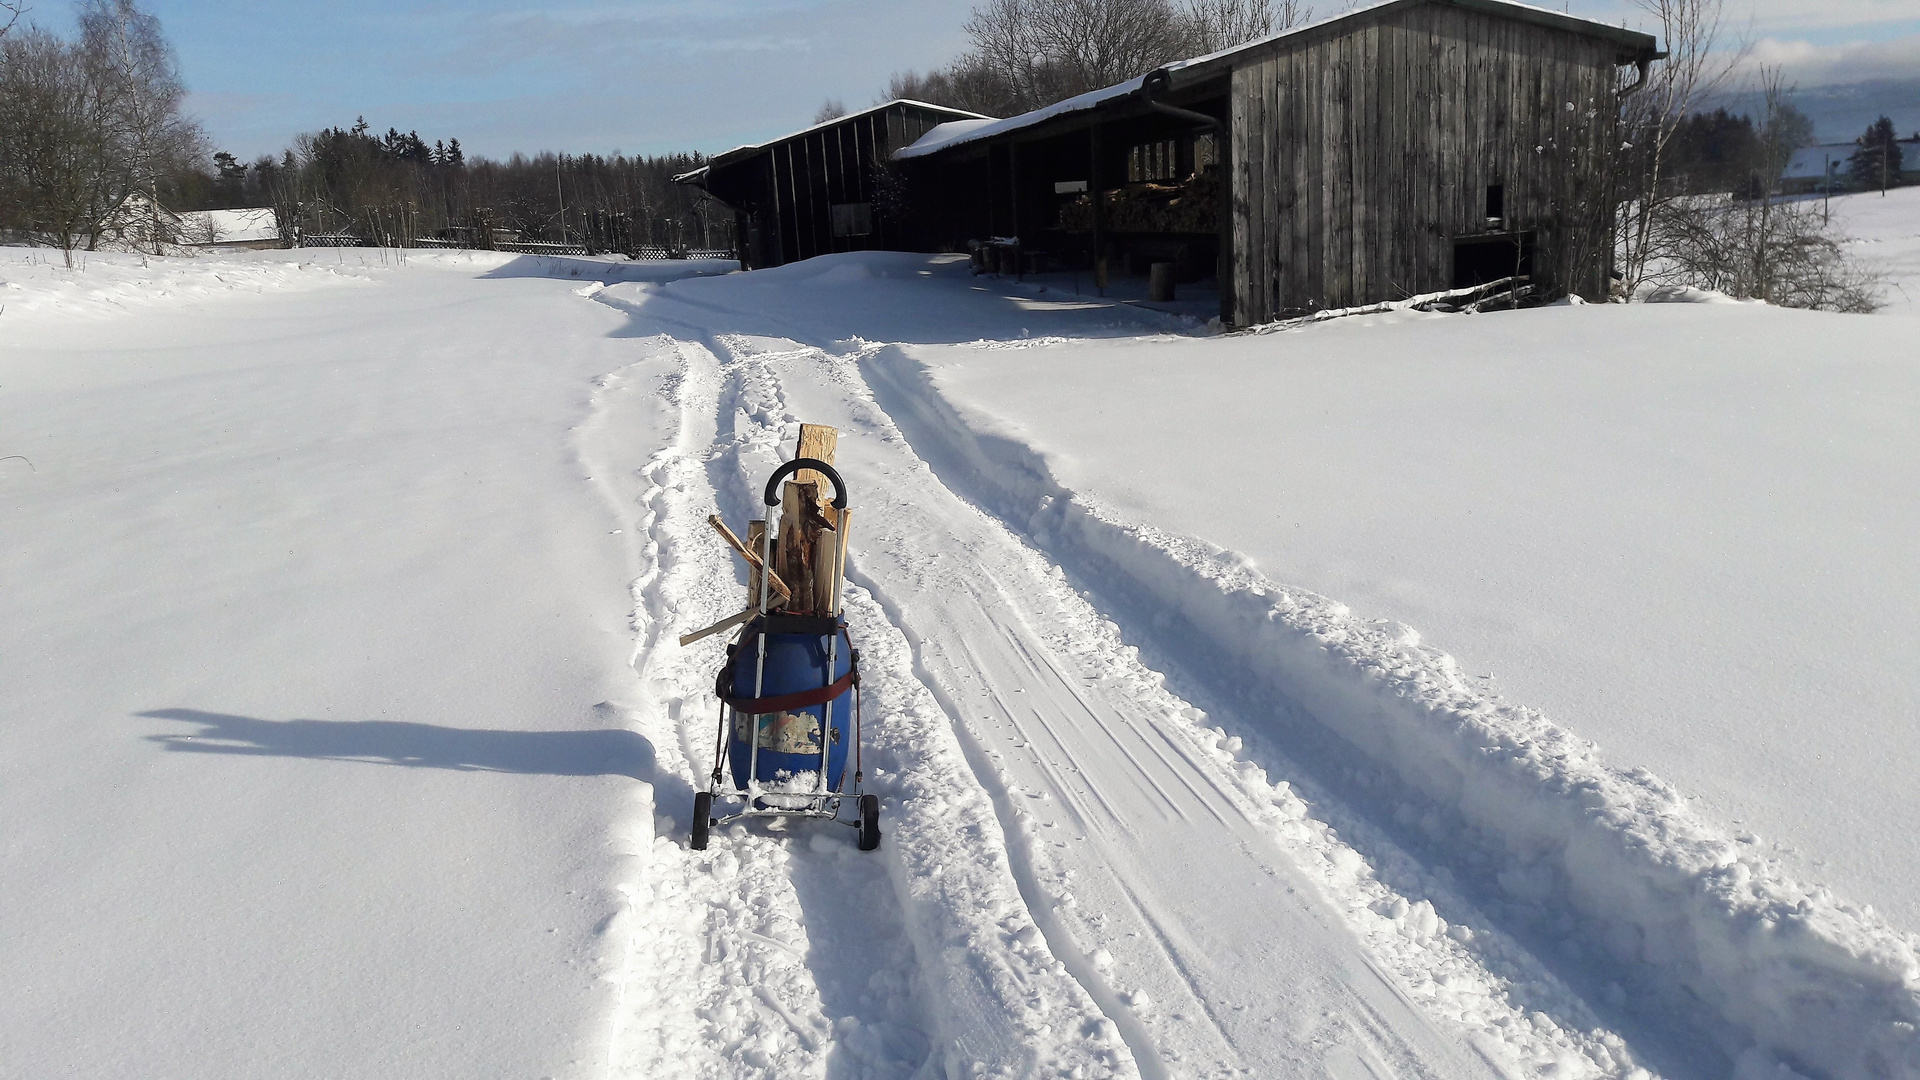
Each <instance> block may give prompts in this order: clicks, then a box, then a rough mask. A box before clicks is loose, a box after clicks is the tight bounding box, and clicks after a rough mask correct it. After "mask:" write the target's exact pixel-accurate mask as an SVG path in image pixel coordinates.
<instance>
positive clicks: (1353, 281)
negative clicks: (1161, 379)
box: [896, 0, 1658, 325]
mask: <svg viewBox="0 0 1920 1080" xmlns="http://www.w3.org/2000/svg"><path fill="white" fill-rule="evenodd" d="M1655 50H1656V42H1655V41H1654V39H1653V38H1651V37H1649V36H1647V35H1645V34H1640V33H1635V32H1632V31H1628V30H1623V29H1620V28H1618V27H1613V26H1608V25H1606V24H1604V23H1598V22H1593V21H1590V20H1586V19H1579V18H1573V17H1570V16H1567V15H1561V14H1558V13H1556V12H1550V11H1544V10H1541V9H1539V8H1535V7H1530V6H1524V5H1520V4H1514V3H1508V2H1505V0H1388V2H1385V3H1381V4H1378V5H1375V6H1373V7H1368V8H1363V9H1360V10H1357V11H1354V12H1351V13H1349V14H1346V15H1343V16H1340V17H1338V18H1333V19H1329V20H1327V21H1325V22H1321V23H1318V24H1314V25H1311V26H1307V27H1303V28H1298V29H1295V30H1293V31H1289V32H1286V33H1283V34H1279V35H1276V36H1274V37H1270V38H1267V39H1263V40H1261V41H1256V42H1253V43H1251V44H1249V45H1245V46H1242V47H1240V48H1236V49H1232V50H1228V51H1226V52H1223V53H1218V54H1215V55H1213V56H1208V57H1202V58H1199V59H1196V60H1189V61H1184V62H1181V63H1178V64H1171V65H1168V66H1167V67H1165V68H1162V69H1160V70H1158V71H1155V72H1152V73H1150V74H1148V75H1147V76H1144V77H1142V78H1139V79H1134V80H1131V81H1129V82H1127V83H1122V84H1120V85H1118V86H1115V87H1110V88H1108V89H1106V90H1101V91H1096V92H1094V93H1091V94H1085V95H1082V96H1081V97H1078V98H1074V99H1071V100H1069V101H1065V102H1061V103H1060V104H1058V105H1055V106H1051V107H1049V108H1046V109H1041V110H1038V111H1036V112H1033V113H1028V114H1026V115H1024V116H1019V117H1014V118H1011V119H1008V120H1001V121H995V122H991V123H981V122H978V121H970V122H962V123H949V124H946V125H943V126H942V127H940V128H937V129H935V130H934V131H932V132H931V133H930V134H929V135H928V136H926V137H925V138H923V139H921V140H920V141H919V142H918V143H916V144H915V145H912V146H910V147H907V148H906V149H904V150H902V151H900V152H899V153H898V154H897V155H896V159H897V160H898V161H899V163H900V167H901V170H902V173H903V175H904V176H905V177H906V180H907V184H906V186H907V188H908V190H909V191H910V192H911V199H910V206H911V208H912V216H913V222H912V228H911V229H902V230H901V231H902V233H903V234H911V238H912V240H913V244H912V246H915V247H919V248H922V249H927V250H943V249H944V250H959V249H960V248H961V246H962V245H963V244H964V243H965V242H966V241H968V240H977V239H983V238H987V237H994V236H1001V237H1018V238H1019V241H1020V246H1021V247H1022V248H1023V249H1024V250H1025V252H1026V254H1027V260H1028V262H1029V264H1032V263H1034V262H1037V261H1041V260H1043V259H1044V260H1049V261H1053V262H1057V263H1061V264H1065V263H1077V264H1079V265H1083V266H1087V265H1097V266H1099V267H1100V269H1099V270H1098V271H1097V273H1112V274H1120V273H1129V272H1131V273H1141V272H1143V271H1144V270H1145V268H1146V265H1147V264H1149V263H1151V262H1157V261H1167V262H1172V263H1174V264H1175V270H1176V275H1177V277H1178V278H1179V279H1181V280H1186V281H1195V280H1200V279H1203V278H1212V279H1214V280H1215V281H1216V282H1218V283H1219V284H1220V286H1221V287H1220V289H1219V292H1220V297H1221V314H1222V317H1223V320H1224V321H1226V322H1227V323H1229V324H1235V325H1252V324H1256V323H1261V322H1266V321H1270V320H1272V319H1275V318H1280V317H1283V316H1285V315H1288V314H1293V313H1297V312H1304V311H1311V310H1316V309H1324V308H1339V307H1348V306H1352V305H1357V304H1365V303H1372V302H1377V301H1383V300H1395V299H1400V298H1403V297H1406V296H1409V295H1415V294H1419V293H1424V292H1432V291H1438V290H1443V289H1447V288H1449V287H1453V286H1456V285H1466V284H1474V283H1479V282H1484V281H1490V280H1495V279H1497V278H1500V277H1505V276H1509V275H1513V274H1515V273H1521V274H1526V275H1529V276H1530V277H1531V279H1532V280H1533V281H1534V283H1535V284H1536V286H1538V287H1539V288H1540V289H1541V291H1543V292H1545V293H1548V294H1554V293H1560V294H1564V293H1567V292H1574V293H1579V294H1581V295H1584V296H1586V297H1588V298H1592V299H1598V298H1601V297H1604V296H1605V294H1606V290H1607V287H1608V273H1609V265H1610V256H1611V252H1612V206H1611V192H1612V186H1611V184H1610V183H1609V176H1608V174H1609V171H1610V169H1611V168H1612V161H1613V160H1614V156H1615V155H1614V151H1615V149H1616V148H1618V147H1619V146H1620V137H1619V130H1618V128H1619V124H1618V120H1619V112H1620V108H1619V102H1620V98H1621V96H1622V95H1623V94H1625V93H1631V92H1633V91H1634V90H1635V89H1637V87H1638V85H1639V82H1640V81H1641V80H1643V79H1644V77H1645V74H1646V65H1647V64H1649V63H1650V62H1651V61H1652V60H1654V59H1656V58H1657V55H1658V54H1657V53H1656V51H1655ZM1623 68H1625V69H1627V70H1625V71H1623V70H1622V69H1623ZM1635 68H1637V69H1638V70H1637V71H1636V70H1633V69H1635Z"/></svg>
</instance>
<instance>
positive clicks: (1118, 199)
mask: <svg viewBox="0 0 1920 1080" xmlns="http://www.w3.org/2000/svg"><path fill="white" fill-rule="evenodd" d="M1100 200H1101V203H1102V206H1101V209H1102V212H1103V222H1102V224H1103V225H1104V227H1105V228H1107V229H1109V230H1111V231H1113V232H1120V233H1129V232H1134V233H1213V232H1217V231H1218V230H1219V228H1220V210H1219V207H1220V169H1219V167H1218V166H1217V165H1212V164H1209V165H1207V166H1206V167H1205V168H1203V169H1201V170H1200V171H1199V172H1198V173H1195V174H1193V175H1191V176H1189V177H1187V178H1186V179H1185V180H1180V181H1143V182H1140V183H1132V184H1127V185H1125V186H1123V187H1117V188H1109V189H1107V190H1105V191H1102V192H1101V193H1100ZM1060 229H1061V230H1062V231H1064V232H1069V233H1091V232H1092V231H1093V196H1092V194H1091V193H1088V194H1083V195H1081V196H1079V197H1078V198H1076V199H1073V200H1071V201H1069V202H1066V203H1062V204H1061V206H1060Z"/></svg>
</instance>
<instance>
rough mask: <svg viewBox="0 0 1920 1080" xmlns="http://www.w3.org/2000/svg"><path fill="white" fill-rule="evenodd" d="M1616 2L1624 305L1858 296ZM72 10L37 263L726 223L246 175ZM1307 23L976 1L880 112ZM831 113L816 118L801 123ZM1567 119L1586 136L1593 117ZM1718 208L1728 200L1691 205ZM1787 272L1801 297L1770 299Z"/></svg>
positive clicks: (147, 22)
mask: <svg viewBox="0 0 1920 1080" xmlns="http://www.w3.org/2000/svg"><path fill="white" fill-rule="evenodd" d="M1635 2H1636V3H1637V4H1638V6H1640V7H1641V8H1642V9H1643V10H1644V11H1645V12H1646V13H1647V14H1648V15H1649V16H1650V17H1651V19H1652V20H1653V21H1654V22H1655V23H1656V24H1657V26H1658V27H1659V29H1660V36H1661V40H1662V45H1663V48H1665V49H1666V50H1667V53H1668V55H1667V57H1666V58H1665V59H1664V60H1662V61H1661V62H1660V63H1659V64H1657V65H1656V66H1655V68H1654V70H1653V73H1652V77H1651V79H1650V80H1649V82H1648V84H1647V85H1646V86H1645V87H1644V89H1643V90H1642V91H1641V92H1638V93H1636V94H1634V95H1632V96H1631V97H1627V98H1623V109H1622V115H1621V116H1620V125H1621V128H1620V130H1621V133H1622V134H1623V135H1624V136H1625V139H1624V140H1623V141H1622V143H1621V144H1620V145H1619V147H1618V148H1617V149H1615V150H1612V151H1608V152H1607V156H1606V158H1605V160H1602V161H1595V162H1590V163H1588V164H1587V165H1586V166H1585V167H1586V168H1587V169H1589V170H1590V171H1591V173H1592V174H1593V175H1594V176H1595V177H1597V178H1599V179H1600V180H1601V182H1599V183H1596V184H1595V185H1593V186H1592V189H1591V192H1590V194H1589V195H1588V197H1587V198H1588V201H1590V202H1591V203H1592V205H1591V206H1583V207H1579V208H1573V210H1572V212H1575V213H1579V214H1596V215H1611V216H1613V217H1614V219H1615V222H1616V230H1615V235H1616V238H1617V248H1616V250H1615V251H1613V252H1612V253H1609V254H1610V256H1611V257H1612V258H1613V259H1614V260H1615V263H1616V266H1617V268H1618V270H1619V275H1618V276H1619V277H1620V278H1621V281H1622V285H1621V291H1622V293H1623V295H1626V296H1633V295H1637V292H1638V291H1639V290H1641V289H1642V288H1643V287H1644V286H1647V285H1648V284H1650V283H1654V282H1657V281H1660V280H1663V279H1664V280H1670V281H1680V280H1686V281H1691V282H1707V283H1709V284H1708V285H1707V286H1703V287H1714V288H1722V289H1724V290H1726V291H1730V292H1733V293H1734V294H1735V295H1752V296H1759V297H1762V298H1776V297H1789V296H1794V297H1799V298H1800V300H1796V301H1794V302H1801V301H1804V302H1806V303H1808V304H1811V305H1813V306H1851V307H1854V308H1859V307H1861V306H1863V305H1867V304H1868V300H1867V299H1865V297H1867V295H1868V293H1869V292H1870V291H1871V290H1870V288H1869V286H1870V285H1871V283H1870V282H1867V283H1863V282H1862V281H1860V280H1856V278H1858V275H1857V274H1854V273H1853V271H1852V270H1850V269H1849V268H1848V266H1847V264H1846V261H1845V260H1844V259H1842V258H1841V257H1840V256H1839V254H1838V251H1839V248H1838V245H1837V243H1835V242H1834V241H1833V240H1832V238H1831V237H1828V236H1826V234H1825V232H1824V229H1825V226H1826V222H1825V220H1824V218H1820V219H1819V220H1818V221H1817V223H1816V220H1815V218H1813V217H1810V216H1809V211H1808V210H1807V209H1806V208H1804V207H1799V206H1796V205H1794V204H1790V203H1779V202H1778V200H1775V199H1773V198H1772V194H1773V192H1774V190H1775V185H1776V183H1777V181H1778V179H1779V177H1780V175H1781V171H1782V169H1783V167H1784V166H1785V164H1786V160H1787V158H1788V157H1790V156H1791V155H1792V153H1793V151H1794V150H1796V149H1798V148H1799V147H1800V146H1802V145H1805V144H1806V143H1807V142H1809V141H1810V140H1811V134H1812V132H1811V125H1810V124H1809V123H1808V122H1807V119H1806V117H1805V116H1804V115H1801V114H1800V113H1799V112H1798V111H1797V110H1795V109H1794V108H1793V107H1792V105H1791V103H1790V102H1789V101H1788V98H1787V91H1786V89H1785V88H1783V87H1782V85H1781V84H1780V81H1779V77H1778V72H1770V73H1769V72H1764V71H1763V72H1762V74H1761V80H1760V81H1761V82H1762V84H1763V85H1764V87H1765V90H1766V92H1765V93H1764V95H1763V96H1764V98H1765V101H1766V107H1765V109H1764V110H1763V111H1764V115H1762V116H1757V117H1756V116H1748V115H1741V114H1734V113H1729V112H1728V111H1727V110H1725V109H1719V110H1713V111H1709V110H1708V109H1707V108H1706V107H1705V104H1704V103H1705V102H1707V101H1710V100H1711V99H1712V97H1713V95H1714V94H1715V93H1716V92H1717V90H1718V89H1719V88H1720V87H1721V86H1723V85H1725V84H1726V83H1727V82H1728V81H1729V80H1730V79H1731V78H1733V77H1734V74H1735V72H1736V71H1739V70H1741V69H1742V64H1743V61H1744V60H1745V58H1746V55H1747V54H1746V50H1745V49H1744V48H1743V47H1742V46H1741V43H1739V42H1731V43H1730V42H1729V41H1728V40H1727V35H1726V34H1724V33H1723V32H1722V16H1723V10H1722V8H1723V3H1724V0H1635ZM77 6H78V8H79V11H80V16H81V17H80V20H79V34H78V36H77V38H76V39H74V40H66V39H63V38H61V37H60V36H58V35H55V34H53V33H50V32H48V31H46V30H43V29H40V28H38V27H34V26H32V25H30V24H29V25H24V26H23V25H22V24H21V21H20V16H21V14H22V11H23V7H22V3H21V0H0V238H5V237H11V238H13V239H14V240H16V241H20V240H24V241H26V242H28V243H50V244H54V245H57V246H60V247H62V248H64V249H66V250H67V251H68V252H69V258H71V252H72V251H74V250H75V249H78V248H85V249H91V248H94V247H97V246H100V245H101V244H103V243H110V242H115V241H124V240H126V239H127V238H128V237H129V236H131V237H132V239H133V240H134V241H135V242H137V243H140V244H142V245H144V246H148V247H149V248H150V249H159V248H161V247H164V241H165V240H166V239H167V238H166V237H164V236H163V235H161V231H162V229H161V225H162V217H161V215H160V214H159V212H158V208H159V207H161V206H166V207H169V208H171V209H174V210H199V209H218V208H224V207H240V206H252V207H271V208H272V209H273V210H274V213H275V217H276V219H277V220H278V222H279V224H280V226H281V234H282V236H283V237H285V238H286V239H287V242H289V243H294V242H302V241H312V242H341V243H347V242H353V243H358V242H364V243H376V244H414V243H422V242H427V243H443V244H456V245H460V246H473V247H492V246H496V245H497V244H500V243H511V242H521V241H548V242H567V243H572V244H581V245H584V246H586V247H588V248H589V249H598V250H607V251H628V252H632V251H635V250H637V249H639V248H641V247H658V248H665V249H668V250H670V251H671V250H677V251H685V250H687V249H690V248H708V249H713V248H721V249H724V248H728V247H730V246H731V245H732V240H733V238H732V235H731V232H732V227H733V214H732V211H731V210H730V209H728V208H726V207H724V206H721V205H720V204H718V203H716V202H714V201H712V200H711V199H710V198H709V197H708V196H706V195H705V193H704V192H701V191H699V190H698V189H695V188H690V187H687V186H683V185H676V184H673V183H672V182H671V179H672V177H673V176H674V175H676V174H679V173H683V172H686V171H689V170H692V169H695V168H698V167H699V166H700V165H702V164H704V163H705V160H706V159H705V158H704V157H703V156H702V155H700V154H697V153H689V154H666V155H659V156H626V155H620V154H615V155H597V154H565V153H542V154H535V155H525V154H513V155H510V156H509V157H507V158H506V159H505V160H490V159H486V158H481V157H476V156H472V155H469V154H468V153H467V152H466V151H465V150H464V148H462V147H461V145H460V141H459V140H458V139H436V140H434V142H433V143H432V144H431V145H429V144H428V142H427V141H426V139H424V138H423V137H421V136H420V135H419V134H418V132H416V131H407V132H404V133H403V132H401V131H399V130H398V129H397V128H393V127H390V128H388V129H387V131H386V132H385V134H379V133H377V132H376V131H375V130H373V129H372V127H371V126H370V125H369V124H368V123H367V122H366V120H365V119H364V118H361V119H357V120H356V122H355V123H354V124H353V125H352V126H351V127H331V128H325V129H322V130H320V131H317V132H309V133H306V134H302V135H299V136H297V137H296V138H294V139H293V140H292V141H291V143H290V144H289V145H288V146H287V147H286V148H285V149H283V150H282V151H281V152H280V153H279V154H277V155H264V156H261V157H260V158H258V159H256V160H254V161H253V162H251V163H242V162H240V161H238V160H237V159H236V158H235V157H234V156H233V155H231V154H228V153H225V152H220V153H213V154H211V155H210V154H209V152H208V151H209V147H208V145H207V140H206V137H205V135H204V134H203V133H202V132H201V130H200V128H199V126H198V124H197V123H195V122H194V120H193V119H192V118H191V117H189V116H187V115H185V114H184V113H183V112H182V110H181V102H182V99H183V98H184V95H185V89H184V87H183V86H182V84H181V81H180V78H179V75H178V71H177V67H176V64H175V61H174V57H173V53H172V51H171V49H170V48H169V47H168V46H167V43H166V41H165V39H164V38H163V37H162V35H161V33H160V26H159V22H158V20H157V19H156V18H154V16H153V15H151V14H150V13H148V12H146V11H144V10H142V9H141V8H140V7H139V0H77ZM1312 16H1313V11H1312V9H1311V8H1309V7H1306V6H1304V5H1303V4H1302V3H1301V2H1300V0H979V2H978V3H977V4H976V6H975V7H974V8H973V10H972V12H971V14H970V16H969V18H968V20H967V22H966V24H965V30H966V33H967V36H968V42H969V44H968V47H967V48H966V49H965V50H964V51H963V52H962V54H961V55H960V56H958V57H957V58H955V59H954V60H953V61H952V62H951V63H949V64H948V65H947V66H945V67H944V68H940V69H936V70H934V71H931V72H927V73H924V74H923V73H918V72H914V71H906V72H901V73H897V74H896V75H894V76H893V77H892V79H891V80H890V84H889V86H888V88H887V92H886V95H885V97H884V98H883V99H882V100H887V99H891V98H895V97H908V98H916V99H919V100H924V101H928V102H931V103H934V104H942V105H948V106H952V107H956V108H962V109H968V110H970V111H974V112H979V113H983V114H986V115H997V116H1010V115H1016V114H1018V113H1020V112H1025V111H1029V110H1031V109H1035V108H1041V107H1044V106H1046V105H1049V104H1052V103H1054V102H1056V101H1059V100H1062V99H1064V98H1067V97H1071V96H1073V95H1076V94H1080V93H1084V92H1086V91H1089V90H1094V89H1099V88H1102V87H1106V86H1110V85H1113V84H1115V83H1118V82H1121V81H1124V80H1125V79H1127V78H1131V77H1134V76H1137V75H1140V74H1142V73H1144V72H1146V71H1149V70H1152V69H1153V68H1155V67H1158V66H1161V65H1163V64H1166V63H1168V62H1171V61H1173V60H1178V59H1182V58H1186V57H1191V56H1195V55H1202V54H1205V53H1209V52H1214V51H1218V50H1221V49H1224V48H1229V47H1232V46H1234V45H1238V44H1241V43H1244V42H1246V41H1249V40H1253V39H1256V38H1259V37H1263V36H1266V35H1269V34H1272V33H1276V32H1279V31H1283V30H1286V29H1289V28H1291V27H1293V26H1296V25H1299V24H1302V23H1304V22H1306V21H1307V20H1309V19H1311V18H1312ZM844 112H845V109H844V107H843V106H841V105H840V104H839V103H838V102H828V103H827V105H826V106H825V107H823V109H822V110H821V114H820V115H819V116H818V117H816V119H827V118H829V117H831V116H833V115H838V114H841V113H844ZM1587 122H1589V123H1597V122H1601V121H1600V120H1599V119H1598V118H1596V117H1594V116H1592V115H1591V114H1590V117H1589V120H1588V121H1587ZM1902 164H1904V163H1903V162H1902V161H1901V160H1900V147H1899V146H1898V143H1897V140H1896V139H1895V136H1894V130H1893V127H1892V123H1891V121H1889V120H1887V119H1886V118H1885V117H1882V118H1880V119H1879V120H1878V121H1876V122H1875V124H1874V125H1873V126H1872V127H1871V128H1869V130H1868V131H1867V133H1866V134H1865V135H1863V136H1862V137H1861V138H1860V140H1858V150H1857V151H1856V152H1855V154H1854V155H1853V156H1852V159H1851V161H1850V163H1849V173H1848V175H1849V177H1850V178H1851V179H1852V181H1853V183H1854V185H1855V186H1857V187H1861V188H1869V187H1878V186H1879V185H1880V183H1881V182H1883V181H1884V182H1885V183H1887V184H1888V185H1889V186H1891V185H1894V184H1898V183H1900V182H1901V166H1902ZM1716 193H1719V194H1732V195H1734V196H1736V198H1735V199H1734V200H1733V201H1732V202H1731V203H1724V204H1723V203H1714V202H1701V201H1700V200H1699V199H1698V196H1701V195H1705V194H1716ZM141 206H144V207H146V210H145V223H146V225H147V228H146V231H145V233H144V235H143V234H142V233H141V230H140V229H139V226H140V225H141V223H142V212H141V211H140V210H139V209H138V207H141ZM130 208H134V209H131V210H130ZM1703 251H1705V252H1709V253H1710V254H1709V256H1702V255H1700V252H1703ZM1702 258H1708V259H1709V262H1710V265H1709V264H1707V263H1702V262H1701V259H1702ZM1796 266H1797V267H1799V269H1794V267H1796ZM1689 267H1692V269H1689ZM1794 275H1798V278H1797V279H1796V280H1800V281H1802V282H1803V283H1804V282H1805V281H1813V282H1814V283H1815V284H1814V285H1812V286H1809V287H1807V288H1802V287H1801V286H1800V285H1794V286H1792V287H1791V288H1789V287H1788V285H1787V284H1786V283H1787V280H1788V278H1789V277H1793V276H1794ZM1809 297H1810V298H1811V299H1808V298H1809ZM1836 298H1838V299H1836Z"/></svg>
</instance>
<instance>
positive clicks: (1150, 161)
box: [1127, 139, 1179, 184]
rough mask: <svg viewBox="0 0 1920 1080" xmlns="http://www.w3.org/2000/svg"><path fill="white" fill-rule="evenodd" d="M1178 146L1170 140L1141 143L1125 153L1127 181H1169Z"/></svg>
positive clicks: (1175, 167)
mask: <svg viewBox="0 0 1920 1080" xmlns="http://www.w3.org/2000/svg"><path fill="white" fill-rule="evenodd" d="M1177 150H1178V146H1177V145H1176V144H1175V143H1174V141H1173V140H1172V139H1159V140H1156V141H1154V142H1150V143H1141V144H1139V145H1138V146H1135V147H1134V148H1133V149H1132V150H1131V151H1129V152H1128V153H1127V180H1128V181H1130V182H1132V183H1135V184H1138V183H1141V182H1142V181H1147V180H1171V179H1173V176H1174V170H1176V169H1177V168H1178V167H1179V164H1178V157H1179V155H1178V153H1177Z"/></svg>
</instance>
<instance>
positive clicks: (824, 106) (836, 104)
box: [813, 98, 847, 124]
mask: <svg viewBox="0 0 1920 1080" xmlns="http://www.w3.org/2000/svg"><path fill="white" fill-rule="evenodd" d="M845 115H847V103H846V102H844V101H841V100H840V99H839V98H828V99H827V100H825V101H823V102H821V103H820V107H819V108H818V109H815V110H814V111H813V122H814V123H816V124H824V123H826V122H827V121H829V120H838V119H840V118H841V117H843V116H845Z"/></svg>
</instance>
